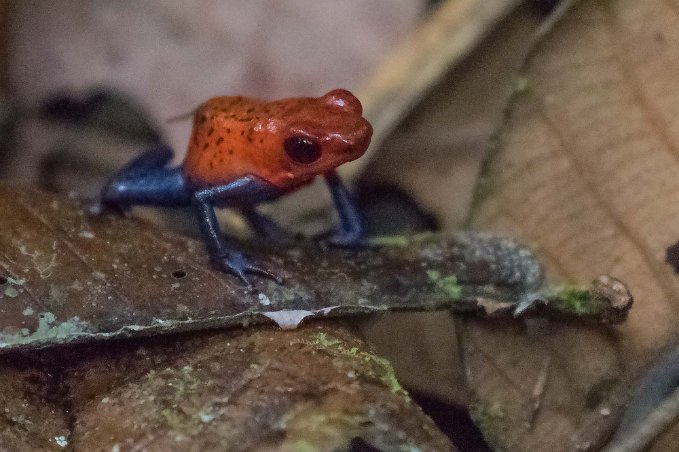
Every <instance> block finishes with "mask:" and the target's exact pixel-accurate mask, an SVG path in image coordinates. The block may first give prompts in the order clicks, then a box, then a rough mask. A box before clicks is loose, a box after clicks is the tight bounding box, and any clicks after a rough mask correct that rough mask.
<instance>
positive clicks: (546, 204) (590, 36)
mask: <svg viewBox="0 0 679 452" xmlns="http://www.w3.org/2000/svg"><path fill="white" fill-rule="evenodd" d="M677 44H679V3H677V2H676V1H673V0H671V1H661V0H648V1H644V2H637V1H633V0H614V1H608V2H598V1H582V2H579V3H578V4H577V6H576V7H574V8H573V9H572V10H571V11H570V12H568V13H567V15H566V16H565V17H564V18H563V19H562V20H561V21H560V22H558V23H557V24H556V25H555V26H554V28H553V29H552V30H551V31H550V32H549V33H548V34H547V35H546V36H544V37H543V38H542V39H541V40H540V41H539V42H538V43H537V45H536V47H535V49H534V51H533V54H532V56H531V58H530V59H529V61H528V63H527V66H526V68H525V78H524V79H522V80H521V83H520V85H522V93H520V95H519V96H518V98H517V100H516V101H515V103H514V104H513V105H512V107H511V111H510V114H509V117H508V120H507V123H506V124H505V126H504V128H503V130H502V134H501V140H500V141H501V143H500V144H499V146H498V149H497V152H496V153H495V155H493V158H492V159H491V161H490V162H489V164H488V165H487V168H486V172H485V175H484V178H485V180H484V184H483V185H482V186H481V190H480V191H479V193H478V195H479V204H478V206H477V208H476V210H475V212H474V219H473V226H474V227H475V228H483V229H491V230H494V231H502V232H504V233H508V232H509V233H512V234H515V235H516V236H518V237H520V238H521V240H524V241H526V242H527V243H533V244H535V245H536V247H537V248H538V249H539V252H540V254H541V256H543V257H544V258H545V260H546V266H547V272H548V275H549V276H551V277H552V278H563V279H567V280H569V281H573V282H578V281H589V280H591V279H592V277H593V276H594V275H595V274H598V273H601V272H604V273H610V274H611V275H613V276H616V277H619V278H622V279H624V280H625V281H626V282H628V283H629V287H630V290H631V291H632V293H633V294H634V296H635V300H636V303H637V305H636V306H635V309H634V310H633V313H632V315H630V317H629V320H628V322H627V323H626V324H625V325H622V326H620V327H616V328H614V329H608V330H603V329H591V328H585V327H575V326H566V325H556V324H549V325H544V324H540V325H530V324H529V325H527V326H526V327H525V328H523V327H519V326H514V327H513V328H512V329H508V328H498V327H497V326H496V325H487V324H481V323H478V322H468V323H467V324H466V326H465V331H464V349H465V360H466V366H467V370H468V375H469V381H470V384H471V385H472V387H473V389H474V391H475V395H476V397H477V404H476V406H475V412H476V417H477V419H478V420H479V421H480V423H481V425H483V426H484V427H485V431H486V433H487V434H488V436H489V437H492V439H493V441H494V443H495V444H496V445H497V446H498V447H500V448H504V449H508V450H531V449H532V450H555V451H556V450H572V449H573V448H574V447H576V446H579V447H583V448H586V447H594V446H596V445H597V444H601V443H602V442H603V441H605V439H606V437H607V435H608V434H609V433H610V431H611V429H612V428H613V427H614V425H615V419H616V414H617V413H618V411H619V409H618V408H619V406H620V404H622V403H623V402H624V400H625V399H626V398H627V396H628V392H627V390H628V388H629V385H630V384H631V382H632V381H633V380H634V378H636V377H638V376H639V375H640V374H641V373H642V372H643V371H644V370H645V369H646V368H647V366H648V363H649V362H650V361H651V360H652V359H653V358H654V357H656V356H657V355H658V351H659V350H660V349H662V347H663V346H664V345H665V344H667V343H669V342H670V341H674V340H675V339H676V337H677V327H678V326H679V310H678V309H677V294H678V290H679V278H678V277H677V276H676V274H675V273H674V271H673V268H672V266H671V265H669V264H668V263H667V262H665V257H666V253H667V250H668V249H671V247H672V246H673V245H675V244H676V243H677V241H679V207H678V206H679V204H677V202H676V201H677V199H679V178H678V177H677V174H679V114H678V112H679V90H677V86H676V80H677V78H678V77H679V45H677ZM545 357H550V358H551V366H550V367H551V370H550V372H549V376H548V380H547V383H546V389H545V393H544V396H543V400H542V408H541V411H540V412H539V413H538V414H537V416H536V418H535V421H534V423H533V425H532V426H527V424H525V419H526V413H527V410H528V408H527V407H529V406H530V405H531V402H530V399H531V393H532V387H533V385H534V384H535V382H536V381H538V378H539V375H538V374H539V371H540V367H541V366H540V363H541V362H543V360H544V359H545ZM610 413H613V415H610Z"/></svg>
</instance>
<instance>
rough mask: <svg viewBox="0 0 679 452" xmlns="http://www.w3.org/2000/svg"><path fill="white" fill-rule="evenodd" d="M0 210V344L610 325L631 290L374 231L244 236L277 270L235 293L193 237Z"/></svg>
mask: <svg viewBox="0 0 679 452" xmlns="http://www.w3.org/2000/svg"><path fill="white" fill-rule="evenodd" d="M0 210H2V212H3V216H2V217H0V271H2V273H1V274H0V278H1V279H0V288H1V289H2V293H0V351H8V350H11V349H18V348H29V347H39V346H45V345H50V344H64V343H68V342H84V341H91V340H94V339H110V338H116V337H130V336H139V335H150V334H153V333H157V332H178V331H186V330H197V329H205V328H215V327H228V326H236V325H238V326H241V325H251V324H256V323H270V322H272V321H273V322H274V323H276V324H278V325H279V326H280V327H282V328H284V329H286V328H294V327H296V326H297V325H299V323H300V322H301V321H302V320H304V319H307V318H314V317H337V316H342V315H350V314H361V313H362V314H367V313H371V312H383V311H386V310H403V309H410V310H431V309H452V310H454V311H457V312H470V313H478V314H481V315H483V316H488V317H502V316H504V317H511V316H513V315H517V314H520V315H528V316H530V315H546V316H557V317H562V316H566V317H571V318H573V317H590V318H593V319H596V320H599V321H603V322H610V323H616V322H620V321H623V320H624V319H625V317H626V316H627V311H628V309H629V308H630V306H631V301H632V299H631V296H630V295H629V293H628V292H627V289H626V288H625V287H624V286H623V285H622V284H621V283H619V282H617V281H615V280H613V279H603V280H599V281H598V282H597V283H596V284H595V285H594V286H593V287H592V289H591V290H589V289H585V290H575V289H573V290H575V291H574V292H572V291H571V290H570V289H567V290H563V289H559V288H558V286H557V287H551V286H549V285H547V284H546V283H545V281H544V278H543V274H542V270H541V266H540V264H539V262H538V261H537V260H536V259H535V257H534V254H533V253H532V252H531V251H530V250H529V249H527V248H525V247H523V246H521V245H519V244H517V243H516V242H514V241H512V240H508V239H502V238H498V237H495V236H491V235H488V234H456V235H451V236H449V237H441V236H425V237H420V238H412V239H406V238H402V237H397V238H388V239H384V238H383V239H381V240H379V241H378V242H379V243H375V246H374V247H370V248H368V249H366V250H362V251H340V250H328V249H322V248H319V247H318V246H317V245H314V244H310V243H306V242H301V243H300V244H299V246H292V247H282V246H280V245H276V244H271V243H269V244H264V245H263V246H261V247H259V248H257V247H253V246H249V247H248V246H246V245H245V244H244V245H243V246H244V247H245V249H246V250H247V252H248V254H249V255H250V256H251V257H252V258H253V259H255V260H256V262H257V265H259V266H261V267H264V268H269V269H272V270H273V271H275V272H276V273H278V274H279V275H280V276H282V277H283V278H284V279H285V283H284V284H278V283H276V282H274V281H272V280H269V279H263V278H257V279H255V283H256V287H257V288H258V290H257V291H252V292H248V291H247V290H246V289H245V288H244V287H243V286H242V284H241V283H240V281H239V280H238V279H237V278H235V277H233V276H232V275H227V274H225V273H223V272H220V271H217V270H216V269H214V268H213V267H212V266H211V265H210V263H209V262H208V260H207V257H206V254H205V252H204V249H203V245H202V244H201V243H200V242H198V241H195V240H191V239H188V238H185V237H180V236H177V235H173V234H170V233H164V232H161V231H158V230H157V229H155V228H154V227H153V226H150V225H148V224H145V223H143V222H140V221H137V220H134V219H132V218H125V217H121V216H120V215H117V214H108V215H102V216H92V215H90V214H88V213H87V211H86V209H85V208H84V206H83V205H82V204H80V203H79V202H77V201H75V200H70V199H65V198H63V197H59V196H56V195H48V194H45V193H40V192H36V191H28V192H21V191H18V190H12V189H8V188H5V189H2V190H0ZM602 281H604V282H603V283H602ZM601 287H604V288H606V287H607V288H608V291H606V290H604V291H602V290H601ZM573 293H575V294H577V297H573V296H572V294H573ZM578 297H579V298H578ZM524 305H527V306H528V307H529V308H530V309H523V308H524Z"/></svg>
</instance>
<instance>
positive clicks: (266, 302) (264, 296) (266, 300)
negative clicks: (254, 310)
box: [257, 293, 271, 306]
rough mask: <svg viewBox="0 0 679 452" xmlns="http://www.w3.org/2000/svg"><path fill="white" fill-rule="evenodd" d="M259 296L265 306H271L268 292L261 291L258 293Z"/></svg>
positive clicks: (260, 301)
mask: <svg viewBox="0 0 679 452" xmlns="http://www.w3.org/2000/svg"><path fill="white" fill-rule="evenodd" d="M257 298H259V303H260V304H262V305H264V306H269V305H270V304H271V300H270V299H269V297H267V296H266V294H263V293H260V294H259V295H257Z"/></svg>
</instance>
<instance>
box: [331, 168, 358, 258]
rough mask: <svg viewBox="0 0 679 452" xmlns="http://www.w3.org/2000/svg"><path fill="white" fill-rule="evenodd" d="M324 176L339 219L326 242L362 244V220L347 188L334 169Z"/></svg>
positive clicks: (348, 244) (339, 244)
mask: <svg viewBox="0 0 679 452" xmlns="http://www.w3.org/2000/svg"><path fill="white" fill-rule="evenodd" d="M324 177H325V181H326V183H327V184H328V188H329V189H330V193H331V195H332V200H333V202H334V204H335V208H336V209H337V213H338V214H339V219H340V227H339V230H338V231H337V232H335V234H333V235H332V236H330V238H329V239H328V243H330V244H331V245H335V246H342V247H360V246H364V245H365V240H364V238H365V236H364V230H363V222H362V220H361V215H360V214H359V212H358V209H357V208H356V205H355V204H354V201H353V200H352V199H351V194H350V193H349V190H347V188H346V187H345V186H344V184H343V183H342V180H341V179H340V177H339V175H338V174H337V172H336V171H334V170H333V171H330V172H328V173H326V174H325V176H324Z"/></svg>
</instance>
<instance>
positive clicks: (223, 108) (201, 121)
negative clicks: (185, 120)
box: [183, 96, 271, 187]
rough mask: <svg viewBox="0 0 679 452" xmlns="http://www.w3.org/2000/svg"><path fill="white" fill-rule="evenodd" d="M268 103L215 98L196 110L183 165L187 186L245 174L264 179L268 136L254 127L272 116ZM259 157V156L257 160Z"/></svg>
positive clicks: (213, 184) (243, 99)
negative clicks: (263, 163)
mask: <svg viewBox="0 0 679 452" xmlns="http://www.w3.org/2000/svg"><path fill="white" fill-rule="evenodd" d="M267 106H268V104H267V103H265V102H262V101H259V100H256V99H251V98H247V97H240V96H238V97H235V96H233V97H232V96H224V97H214V98H212V99H210V100H208V101H207V102H205V103H204V104H202V105H201V106H200V107H198V109H197V110H196V113H195V115H194V124H193V132H192V134H191V139H190V142H189V147H188V150H187V154H186V158H185V160H184V164H183V170H184V176H185V177H186V179H187V181H188V182H189V184H190V185H192V186H195V187H210V186H217V185H220V184H224V183H228V182H230V181H233V180H235V179H238V178H239V177H242V176H243V175H245V174H255V175H258V176H263V175H262V174H261V173H262V171H263V170H264V169H265V167H266V165H262V164H261V163H262V162H260V163H259V164H257V160H260V159H263V160H264V161H266V152H265V148H266V146H267V145H269V143H267V141H268V140H267V134H265V133H261V132H262V131H261V130H257V129H258V128H257V127H256V125H257V124H260V123H261V121H262V120H263V119H266V117H267V116H268V115H269V114H270V113H271V111H270V110H269V109H268V108H267ZM258 156H259V157H258Z"/></svg>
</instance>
